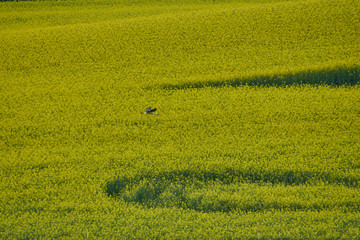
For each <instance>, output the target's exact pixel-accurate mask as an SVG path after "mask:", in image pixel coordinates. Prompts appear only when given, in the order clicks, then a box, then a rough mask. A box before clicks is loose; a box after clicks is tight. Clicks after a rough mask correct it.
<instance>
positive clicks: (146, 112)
mask: <svg viewBox="0 0 360 240" xmlns="http://www.w3.org/2000/svg"><path fill="white" fill-rule="evenodd" d="M155 111H156V108H154V109H151V107H148V108H147V109H146V110H145V112H143V113H142V114H155V115H159V114H158V113H157V112H155Z"/></svg>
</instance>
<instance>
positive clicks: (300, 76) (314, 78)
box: [160, 66, 360, 90]
mask: <svg viewBox="0 0 360 240" xmlns="http://www.w3.org/2000/svg"><path fill="white" fill-rule="evenodd" d="M302 84H308V85H328V86H333V87H337V86H353V85H358V84H360V67H345V66H341V67H335V68H331V69H329V68H326V69H321V70H304V71H297V72H291V73H279V74H264V75H255V76H250V77H239V78H232V79H221V80H210V81H198V82H188V83H179V84H162V85H160V88H162V89H175V90H176V89H187V88H203V87H223V86H232V87H237V86H266V87H270V86H277V87H285V86H291V85H302Z"/></svg>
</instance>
